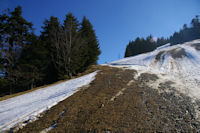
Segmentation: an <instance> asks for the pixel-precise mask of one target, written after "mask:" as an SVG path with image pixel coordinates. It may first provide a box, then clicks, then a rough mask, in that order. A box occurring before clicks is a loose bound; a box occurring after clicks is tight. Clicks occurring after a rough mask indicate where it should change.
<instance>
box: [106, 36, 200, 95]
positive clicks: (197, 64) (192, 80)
mask: <svg viewBox="0 0 200 133" xmlns="http://www.w3.org/2000/svg"><path fill="white" fill-rule="evenodd" d="M109 65H111V66H116V67H128V68H130V69H135V70H137V71H139V72H140V73H143V72H148V73H153V74H156V75H157V76H159V77H160V78H161V79H160V80H171V81H174V82H175V83H176V85H175V86H176V88H177V89H179V91H180V92H181V93H185V94H187V95H189V96H191V97H192V98H194V99H199V98H200V91H199V88H200V40H194V41H191V42H186V43H184V44H179V45H175V46H170V44H166V45H164V46H161V47H159V48H157V49H156V50H154V51H153V52H149V53H146V54H141V55H138V56H133V57H128V58H125V59H122V60H119V61H114V62H111V63H109Z"/></svg>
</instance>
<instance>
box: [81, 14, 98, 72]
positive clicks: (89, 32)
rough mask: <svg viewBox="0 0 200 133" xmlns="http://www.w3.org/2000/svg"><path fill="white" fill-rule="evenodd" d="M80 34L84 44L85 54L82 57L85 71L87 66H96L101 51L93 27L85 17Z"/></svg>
mask: <svg viewBox="0 0 200 133" xmlns="http://www.w3.org/2000/svg"><path fill="white" fill-rule="evenodd" d="M80 33H81V36H82V37H83V38H84V40H85V42H86V44H85V45H86V46H85V53H87V54H86V55H84V56H83V57H84V59H85V65H84V68H85V69H86V68H87V67H88V66H90V65H92V64H96V62H97V60H98V56H99V55H100V54H101V51H100V49H99V43H98V40H97V37H96V35H95V31H94V29H93V26H92V24H91V23H90V21H89V20H88V19H87V18H86V17H83V20H82V23H81V29H80Z"/></svg>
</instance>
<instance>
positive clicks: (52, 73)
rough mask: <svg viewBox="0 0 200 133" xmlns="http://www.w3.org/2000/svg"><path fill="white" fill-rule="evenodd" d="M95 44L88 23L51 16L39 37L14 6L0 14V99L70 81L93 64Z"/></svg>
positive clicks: (85, 20)
mask: <svg viewBox="0 0 200 133" xmlns="http://www.w3.org/2000/svg"><path fill="white" fill-rule="evenodd" d="M100 53H101V52H100V49H99V43H98V40H97V37H96V34H95V31H94V29H93V26H92V24H91V23H90V21H89V20H88V19H87V18H86V17H83V19H82V22H81V23H80V22H79V21H78V19H77V18H76V17H74V16H73V14H72V13H68V14H67V15H66V17H65V19H64V21H63V23H60V22H59V20H58V18H57V17H54V16H51V17H50V18H49V19H47V20H45V21H44V24H43V26H42V31H41V34H40V35H39V36H37V35H35V34H34V30H33V24H32V23H31V22H28V21H27V20H25V19H24V18H23V17H22V8H21V7H20V6H18V7H16V8H15V9H14V10H13V11H10V10H9V9H8V10H7V11H5V12H3V13H2V14H0V59H1V60H0V61H1V65H0V72H1V76H0V96H3V95H6V94H11V93H16V92H20V91H25V90H27V89H31V88H34V87H37V86H41V85H45V84H50V83H53V82H56V81H58V80H63V79H70V78H71V77H72V76H74V75H77V74H78V73H80V72H83V71H85V70H86V69H88V68H89V67H90V66H91V65H93V64H96V62H97V60H98V56H99V55H100Z"/></svg>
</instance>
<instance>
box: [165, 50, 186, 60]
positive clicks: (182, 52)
mask: <svg viewBox="0 0 200 133" xmlns="http://www.w3.org/2000/svg"><path fill="white" fill-rule="evenodd" d="M168 53H170V54H171V56H172V58H174V59H177V58H183V57H186V56H187V53H186V52H185V50H184V49H183V48H176V49H172V50H170V51H168Z"/></svg>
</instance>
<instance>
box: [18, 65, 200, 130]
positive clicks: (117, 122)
mask: <svg viewBox="0 0 200 133" xmlns="http://www.w3.org/2000/svg"><path fill="white" fill-rule="evenodd" d="M99 69H100V70H101V71H100V72H99V73H98V74H97V76H96V79H95V80H94V81H93V82H92V83H91V84H90V86H89V87H87V88H86V87H83V88H82V89H81V90H80V91H78V92H77V93H75V94H74V95H72V96H70V97H69V98H67V99H66V100H64V101H62V102H60V103H59V104H57V105H56V106H54V107H52V108H51V109H50V110H48V111H46V112H45V113H43V115H42V116H41V117H40V118H39V119H38V120H36V121H34V122H32V123H28V124H27V125H26V126H25V127H24V128H22V129H20V130H18V131H17V132H19V133H26V132H27V133H28V132H41V131H43V130H44V129H46V128H49V127H51V126H52V127H53V129H52V130H50V131H49V133H63V132H70V133H71V132H72V133H74V132H75V133H76V132H77V133H80V132H81V133H85V132H87V133H98V132H103V133H118V132H119V133H125V132H198V131H199V132H200V123H199V122H198V121H197V120H196V119H195V115H196V113H195V111H194V105H193V103H192V102H191V99H190V98H189V97H186V96H184V95H182V94H180V95H179V96H176V95H175V93H178V92H176V91H175V88H173V87H171V85H170V84H171V82H166V83H162V84H160V89H162V90H163V91H162V93H158V91H157V90H156V89H152V88H149V87H148V86H147V85H146V83H148V82H150V81H156V80H157V79H158V77H157V76H156V75H153V74H148V73H144V74H141V75H140V77H138V78H137V79H134V78H133V77H134V76H135V74H137V71H134V70H125V69H119V68H111V67H101V68H99ZM165 89H168V90H169V89H170V90H172V91H170V92H166V91H165ZM113 97H115V98H114V100H112V98H113Z"/></svg>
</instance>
